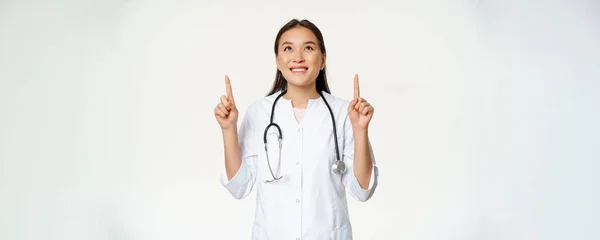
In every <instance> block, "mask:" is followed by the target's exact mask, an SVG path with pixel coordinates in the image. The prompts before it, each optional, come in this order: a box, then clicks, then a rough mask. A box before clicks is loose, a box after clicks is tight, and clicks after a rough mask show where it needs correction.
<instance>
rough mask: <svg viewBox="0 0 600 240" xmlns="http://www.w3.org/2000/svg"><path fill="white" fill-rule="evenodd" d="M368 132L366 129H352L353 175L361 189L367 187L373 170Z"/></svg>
mask: <svg viewBox="0 0 600 240" xmlns="http://www.w3.org/2000/svg"><path fill="white" fill-rule="evenodd" d="M368 132H369V131H368V129H366V130H357V129H354V165H353V167H354V175H355V176H356V179H357V180H358V183H359V185H360V187H361V188H363V189H367V188H368V186H369V181H370V180H371V172H372V170H373V160H372V159H371V151H370V150H369V133H368Z"/></svg>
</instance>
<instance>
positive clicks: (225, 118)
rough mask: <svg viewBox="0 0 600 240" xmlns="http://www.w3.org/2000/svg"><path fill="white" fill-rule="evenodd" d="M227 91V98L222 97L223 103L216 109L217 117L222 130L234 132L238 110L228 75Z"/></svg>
mask: <svg viewBox="0 0 600 240" xmlns="http://www.w3.org/2000/svg"><path fill="white" fill-rule="evenodd" d="M225 89H226V92H227V96H225V95H222V96H221V102H220V103H219V104H217V106H216V107H215V117H216V118H217V122H218V123H219V125H220V126H221V129H222V130H233V129H236V128H237V119H238V110H237V108H236V107H235V101H234V100H233V93H232V91H231V82H229V77H228V76H227V75H225Z"/></svg>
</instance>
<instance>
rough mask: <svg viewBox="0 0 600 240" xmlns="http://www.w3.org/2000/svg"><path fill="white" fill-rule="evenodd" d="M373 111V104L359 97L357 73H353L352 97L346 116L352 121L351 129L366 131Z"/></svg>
mask: <svg viewBox="0 0 600 240" xmlns="http://www.w3.org/2000/svg"><path fill="white" fill-rule="evenodd" d="M374 111H375V109H374V108H373V106H371V104H370V103H369V102H367V100H365V99H364V98H362V97H360V89H359V87H358V75H354V99H352V101H350V105H349V106H348V116H349V117H350V122H351V123H352V129H353V130H354V131H355V132H356V131H366V130H367V129H368V128H369V123H370V122H371V118H372V117H373V112H374Z"/></svg>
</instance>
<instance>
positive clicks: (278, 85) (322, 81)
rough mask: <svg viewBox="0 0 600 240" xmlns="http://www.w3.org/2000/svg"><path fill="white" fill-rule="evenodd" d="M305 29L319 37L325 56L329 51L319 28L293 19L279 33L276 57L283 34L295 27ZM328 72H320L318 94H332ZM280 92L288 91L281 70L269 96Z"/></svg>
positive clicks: (317, 83) (325, 68) (306, 21)
mask: <svg viewBox="0 0 600 240" xmlns="http://www.w3.org/2000/svg"><path fill="white" fill-rule="evenodd" d="M298 26H300V27H305V28H308V29H309V30H311V31H312V32H313V33H314V34H315V36H317V40H318V41H319V48H320V50H321V53H323V54H325V53H326V52H327V51H325V42H324V41H323V35H322V34H321V30H319V28H317V26H315V25H314V24H313V23H312V22H310V21H308V20H306V19H304V20H298V19H292V20H291V21H289V22H288V23H286V24H285V25H283V27H281V29H279V32H278V33H277V37H276V38H275V46H274V50H275V56H277V53H278V50H279V46H278V45H279V40H280V39H281V35H283V33H285V32H286V31H288V30H290V29H292V28H294V27H298ZM326 70H327V67H324V68H323V69H322V70H320V71H319V75H318V76H317V82H316V85H317V86H316V88H317V92H321V91H325V92H327V93H329V94H331V92H330V90H329V85H328V84H327V75H326V74H325V72H326ZM280 90H287V80H286V79H285V78H284V77H283V74H282V73H281V71H279V69H277V73H276V74H275V82H273V87H272V88H271V91H269V94H267V96H268V95H271V94H273V93H276V92H277V91H280Z"/></svg>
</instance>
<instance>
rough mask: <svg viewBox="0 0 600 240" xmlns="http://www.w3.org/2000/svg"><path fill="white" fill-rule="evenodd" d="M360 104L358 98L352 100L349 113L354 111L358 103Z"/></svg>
mask: <svg viewBox="0 0 600 240" xmlns="http://www.w3.org/2000/svg"><path fill="white" fill-rule="evenodd" d="M357 102H358V98H356V97H355V98H354V99H352V101H350V104H348V112H352V111H354V105H356V103H357Z"/></svg>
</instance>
